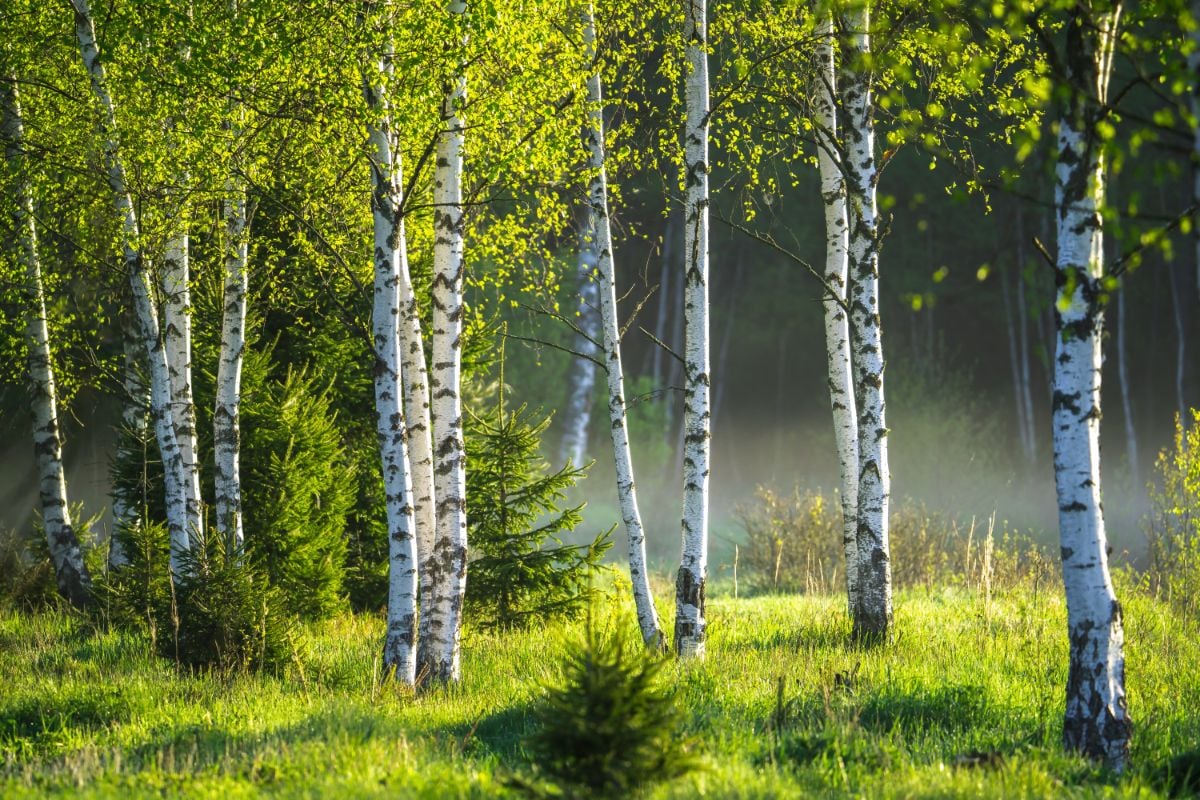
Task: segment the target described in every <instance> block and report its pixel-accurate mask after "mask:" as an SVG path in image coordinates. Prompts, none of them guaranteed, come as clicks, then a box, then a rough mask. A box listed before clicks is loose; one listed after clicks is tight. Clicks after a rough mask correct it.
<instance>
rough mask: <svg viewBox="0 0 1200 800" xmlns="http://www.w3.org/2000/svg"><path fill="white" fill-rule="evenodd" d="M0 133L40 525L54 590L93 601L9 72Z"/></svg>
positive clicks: (1, 86)
mask: <svg viewBox="0 0 1200 800" xmlns="http://www.w3.org/2000/svg"><path fill="white" fill-rule="evenodd" d="M0 107H2V108H0V113H2V118H0V139H3V141H4V154H5V158H6V160H7V162H8V168H9V173H10V179H11V180H10V183H9V188H10V191H12V194H13V200H14V203H13V215H12V223H13V231H14V232H15V234H16V239H17V247H16V256H17V262H18V264H19V265H20V266H21V267H22V268H23V270H24V273H25V276H24V277H25V281H24V284H23V286H22V294H23V295H24V299H25V309H24V311H25V345H26V348H27V350H28V364H29V408H30V412H31V415H32V417H33V452H34V460H35V464H36V468H37V475H38V499H39V501H40V504H41V510H42V528H43V529H44V530H45V533H46V545H47V547H48V548H49V550H50V561H51V563H53V565H54V579H55V583H56V584H57V586H58V593H59V594H60V595H62V596H63V597H64V598H66V599H67V601H68V602H70V603H71V605H73V606H75V607H76V608H81V609H82V608H87V607H88V606H90V605H91V604H92V602H93V597H92V576H91V575H90V574H89V573H88V568H87V565H86V564H85V563H84V561H83V550H82V548H80V546H79V538H78V537H77V536H76V534H75V527H74V526H73V525H72V524H71V510H70V507H69V506H68V505H67V476H66V472H65V470H64V469H63V459H62V437H61V436H60V434H59V426H58V395H57V392H56V388H55V384H54V363H53V360H52V358H51V354H50V331H49V328H48V326H47V324H46V296H45V290H44V288H43V284H42V265H41V259H40V258H39V256H38V241H37V223H36V221H35V218H34V213H33V187H32V186H31V184H30V181H29V177H28V174H27V173H26V172H25V163H24V162H25V158H24V126H23V125H22V122H21V104H20V98H19V96H18V92H17V81H16V77H15V76H11V75H10V76H6V77H5V78H3V79H0Z"/></svg>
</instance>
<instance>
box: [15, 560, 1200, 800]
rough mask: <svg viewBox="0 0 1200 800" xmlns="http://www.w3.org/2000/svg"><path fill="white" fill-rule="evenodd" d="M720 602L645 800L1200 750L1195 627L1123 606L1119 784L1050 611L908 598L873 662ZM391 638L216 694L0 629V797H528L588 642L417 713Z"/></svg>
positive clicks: (814, 601) (1074, 785) (567, 632)
mask: <svg viewBox="0 0 1200 800" xmlns="http://www.w3.org/2000/svg"><path fill="white" fill-rule="evenodd" d="M1118 578H1120V576H1118ZM712 588H713V592H712V594H713V596H712V597H711V598H710V601H709V607H710V611H711V618H712V627H711V628H710V632H711V637H710V640H709V648H710V649H709V653H708V658H707V659H706V660H705V661H704V662H703V663H699V664H694V665H689V666H687V667H683V666H678V665H667V666H666V667H664V668H662V670H661V672H660V673H659V676H658V678H659V680H660V681H661V684H660V685H661V687H662V688H663V689H664V690H667V691H673V692H674V695H675V702H676V703H677V704H678V707H679V708H680V709H682V710H683V713H684V714H685V716H686V718H687V719H688V720H689V723H688V726H687V731H688V733H689V734H690V735H691V736H693V737H694V738H695V739H696V740H697V741H696V747H695V750H696V751H697V752H700V753H703V754H704V758H705V761H706V765H707V769H705V770H704V771H702V772H695V773H692V774H690V775H687V776H684V777H682V778H679V779H677V780H675V781H671V782H665V783H660V784H658V785H656V786H653V787H648V788H647V789H646V791H645V794H646V795H647V796H648V797H651V798H656V800H666V798H678V799H679V800H684V799H685V798H687V799H688V800H691V798H695V797H712V798H738V797H741V798H768V797H778V798H793V797H812V798H831V800H851V798H864V797H869V798H880V800H891V799H892V798H895V799H896V800H899V798H908V799H909V800H913V799H920V798H929V800H933V798H964V799H965V798H971V799H972V800H976V799H977V798H985V799H987V798H994V799H995V800H1043V798H1049V797H1053V798H1078V799H1079V800H1083V798H1098V797H1107V798H1114V799H1120V798H1130V799H1132V798H1140V799H1141V800H1152V799H1154V798H1163V797H1165V796H1166V793H1165V791H1164V790H1163V789H1161V788H1158V787H1159V783H1158V781H1159V780H1160V777H1161V772H1160V771H1165V768H1166V767H1167V766H1168V765H1170V764H1171V762H1172V761H1174V760H1176V759H1177V758H1178V757H1179V756H1181V755H1182V754H1183V753H1185V752H1187V751H1188V750H1189V749H1190V748H1192V747H1194V745H1195V742H1196V741H1200V719H1198V718H1197V715H1196V713H1195V709H1196V708H1197V707H1198V706H1200V626H1198V624H1197V620H1196V618H1195V617H1189V616H1186V615H1184V614H1181V613H1179V612H1178V610H1177V609H1174V608H1172V607H1171V606H1169V605H1168V604H1167V603H1165V602H1163V601H1161V600H1158V599H1155V598H1154V597H1153V596H1151V595H1149V594H1147V593H1146V592H1144V591H1142V590H1140V589H1139V588H1136V587H1133V586H1129V587H1126V588H1123V589H1122V594H1121V599H1122V607H1123V611H1124V616H1125V624H1126V633H1127V636H1128V637H1129V641H1130V643H1131V646H1130V649H1129V653H1128V659H1129V662H1128V679H1129V690H1130V694H1129V696H1130V704H1131V713H1134V714H1137V719H1138V720H1139V725H1138V728H1137V731H1136V733H1135V736H1134V742H1133V760H1132V764H1131V767H1130V769H1129V771H1128V772H1127V774H1125V775H1123V776H1120V777H1117V776H1113V775H1112V774H1111V773H1105V772H1103V771H1101V770H1097V769H1095V768H1093V767H1091V766H1089V765H1088V764H1087V763H1086V762H1085V761H1083V760H1082V759H1078V758H1075V757H1072V756H1068V755H1065V754H1064V753H1063V752H1062V744H1061V731H1060V728H1059V720H1060V718H1061V715H1062V703H1063V693H1062V689H1061V684H1062V679H1063V677H1064V676H1065V671H1066V651H1067V642H1066V638H1065V637H1064V636H1063V634H1062V632H1063V630H1065V627H1066V606H1065V603H1064V602H1063V601H1062V599H1061V598H1060V597H1059V595H1058V593H1057V592H1055V591H1053V590H1051V589H1049V588H1048V587H1045V586H1043V587H1041V588H1040V589H1038V588H1036V587H1033V586H1027V587H1025V588H1024V589H1023V590H1021V591H1019V592H1013V593H1011V594H1006V595H1004V596H1001V597H997V598H996V599H995V600H994V602H993V605H992V609H991V614H990V615H988V614H986V613H985V604H984V600H983V598H981V597H979V596H978V595H975V594H973V593H967V592H963V591H962V590H959V589H948V588H943V587H934V588H933V589H932V590H927V589H926V588H921V589H919V590H914V591H906V592H901V593H899V594H898V596H897V601H898V602H897V606H896V607H897V613H898V614H899V615H900V616H901V618H902V619H901V623H902V629H903V630H904V631H905V633H904V635H903V636H901V637H900V638H899V639H898V640H897V642H896V643H895V645H894V646H893V647H889V648H881V649H878V650H873V651H870V652H864V651H861V650H858V649H856V648H854V647H853V646H852V645H851V644H850V643H849V625H848V624H847V622H846V620H845V618H844V611H843V610H842V609H843V607H844V605H845V600H844V598H843V597H760V598H754V599H746V598H742V599H740V600H733V599H732V598H730V597H729V596H728V594H727V592H725V591H722V589H721V587H720V586H719V585H714V586H713V587H712ZM726 588H727V587H726ZM631 605H632V604H631V603H626V604H622V605H621V606H620V607H618V608H614V609H613V610H612V613H613V614H614V615H616V614H630V613H632V610H631ZM665 622H666V623H667V624H669V623H670V620H666V621H665ZM383 626H384V623H383V619H382V617H381V616H368V615H362V616H349V615H347V616H341V617H337V618H335V619H334V620H332V621H330V622H329V623H326V624H323V625H321V626H318V627H314V628H313V629H311V630H310V632H309V635H308V636H307V646H306V647H305V648H304V650H303V654H304V655H303V659H302V662H300V663H302V664H303V668H302V669H301V667H300V666H299V665H297V664H293V665H290V666H288V667H287V668H286V669H282V670H280V672H279V673H278V674H262V675H234V676H225V675H221V674H216V673H209V672H204V671H196V672H193V673H188V672H184V673H183V674H179V673H178V672H177V671H176V669H175V667H174V665H173V664H172V663H171V662H170V661H167V660H164V659H159V658H156V657H153V656H152V655H151V651H150V650H149V648H148V646H147V645H148V641H147V638H146V636H145V634H144V633H141V632H138V631H134V630H128V629H121V628H112V629H100V630H96V629H95V628H94V627H93V626H92V625H91V624H89V623H87V622H86V621H82V620H80V619H79V618H78V617H74V616H68V615H61V614H40V615H32V616H31V615H23V614H14V613H12V612H0V686H3V687H4V688H3V690H2V691H0V796H3V797H4V798H5V800H8V799H9V798H16V799H18V800H20V799H23V798H33V797H45V796H64V795H70V796H72V797H82V798H119V799H120V800H135V798H152V797H159V798H160V797H162V796H163V794H164V793H165V794H167V795H171V796H180V795H186V796H188V797H227V798H233V797H253V796H258V795H269V796H272V797H278V798H297V799H299V798H311V797H317V796H321V797H363V798H381V800H382V798H396V797H405V798H408V797H413V798H441V797H447V798H449V797H459V798H461V797H495V796H505V787H504V786H503V785H502V783H503V781H504V776H505V774H506V773H507V774H512V773H516V774H517V775H521V776H525V777H527V778H528V779H529V781H530V782H534V776H532V775H530V774H529V773H528V772H527V770H528V769H529V766H528V759H527V758H526V756H525V754H524V752H523V749H522V747H521V741H522V739H523V738H524V737H525V736H526V735H527V734H529V733H532V718H531V714H530V710H531V707H532V706H533V704H535V703H536V702H537V701H538V698H539V696H540V693H541V690H540V688H539V687H543V686H547V685H555V686H557V685H561V683H560V682H561V675H560V674H559V667H560V665H561V664H562V663H563V662H564V660H565V659H566V658H567V654H568V653H569V652H572V651H573V649H574V648H575V647H576V646H577V644H576V643H577V642H578V641H579V639H580V638H581V637H582V636H583V635H584V631H583V628H584V625H583V624H582V623H568V622H565V621H562V622H552V623H549V624H547V625H542V626H537V627H534V628H532V629H530V630H529V631H527V632H524V633H523V634H522V635H520V636H513V635H511V634H510V633H508V632H505V631H495V632H488V631H476V632H475V633H473V634H471V635H469V636H467V637H466V638H465V639H464V643H463V645H464V653H463V658H464V661H465V666H466V668H465V669H464V670H463V683H462V686H461V687H458V688H456V689H455V690H454V691H450V692H430V693H426V694H422V695H418V696H416V697H413V696H411V695H407V694H403V693H397V692H393V691H390V690H388V689H386V688H385V687H381V686H380V684H379V682H378V680H377V678H378V673H377V666H376V670H375V671H374V672H373V669H372V665H373V664H375V665H378V660H379V644H378V643H379V642H380V641H382V639H383ZM1134 642H1136V643H1137V644H1136V646H1134V645H1133V643H1134ZM634 649H637V648H634ZM780 677H783V678H784V679H785V684H784V687H783V695H782V703H781V702H780V693H779V678H780ZM964 687H966V688H964ZM967 697H969V698H970V699H969V700H965V702H962V704H961V705H957V703H958V701H960V700H964V699H965V698H967ZM780 705H782V707H783V709H784V712H783V714H778V713H777V710H778V708H779V707H780ZM773 730H778V735H776V734H774V733H772V731H773ZM777 742H782V743H785V744H786V747H782V748H779V747H777V746H776V743H777ZM804 742H807V747H804V748H802V747H801V745H802V744H804ZM973 753H976V754H983V755H985V756H986V755H987V754H992V755H991V756H990V757H985V758H976V759H974V764H973V763H972V759H970V758H967V756H969V755H971V754H973ZM1185 796H1186V795H1185Z"/></svg>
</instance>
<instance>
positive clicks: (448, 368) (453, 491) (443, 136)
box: [422, 0, 467, 681]
mask: <svg viewBox="0 0 1200 800" xmlns="http://www.w3.org/2000/svg"><path fill="white" fill-rule="evenodd" d="M449 13H450V14H452V15H455V16H457V17H459V18H465V16H466V13H467V4H466V3H465V2H463V0H450V3H449ZM461 45H462V43H461V42H456V43H454V44H452V45H451V47H452V48H458V47H461ZM452 61H453V62H454V64H455V67H454V74H452V75H450V76H448V77H447V82H446V88H445V94H444V99H443V102H442V123H443V125H444V126H445V127H444V128H443V130H442V132H441V133H440V134H439V136H438V143H437V168H436V171H435V173H434V179H433V202H434V206H435V207H434V217H433V227H434V236H435V237H436V238H435V240H434V245H433V342H432V345H433V373H432V375H431V376H430V377H431V384H432V389H433V391H432V393H431V397H432V401H433V402H432V411H433V414H432V417H433V439H434V442H435V446H434V450H433V452H434V493H435V495H436V497H437V538H436V541H435V542H434V545H433V553H432V554H431V556H430V560H431V562H432V563H431V564H430V572H431V577H432V579H433V587H434V598H433V607H432V608H431V609H430V612H431V613H430V615H429V616H430V619H429V625H428V637H429V641H428V648H429V650H428V653H429V658H430V669H429V677H430V678H431V679H433V680H436V681H457V680H458V679H459V677H460V673H461V670H460V665H459V649H460V639H461V634H462V612H463V598H464V597H465V595H466V590H467V506H466V453H465V451H464V444H463V418H462V397H461V394H460V389H461V383H462V347H461V344H462V342H461V338H462V331H463V308H464V305H463V207H462V171H463V121H462V118H461V116H460V114H461V111H462V105H463V103H464V102H465V101H466V93H467V79H466V74H465V71H464V64H463V59H462V57H461V56H459V55H458V54H457V53H455V54H453V55H452ZM422 669H424V665H422Z"/></svg>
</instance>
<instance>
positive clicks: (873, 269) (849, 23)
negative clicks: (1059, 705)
mask: <svg viewBox="0 0 1200 800" xmlns="http://www.w3.org/2000/svg"><path fill="white" fill-rule="evenodd" d="M845 27H846V30H847V35H848V41H847V42H846V46H847V51H846V55H847V58H848V59H849V60H852V61H854V62H858V63H854V64H852V65H851V66H850V67H849V68H846V69H844V70H843V75H842V108H843V110H844V112H845V116H846V133H845V137H844V138H845V142H846V145H845V152H846V156H845V165H846V166H845V174H846V191H847V213H848V221H849V225H850V238H849V269H850V303H849V304H850V336H851V340H850V343H851V349H852V351H853V368H854V395H855V398H854V399H855V406H856V410H857V413H858V519H857V522H858V527H857V532H856V538H857V540H858V567H857V573H858V574H857V580H858V587H857V588H858V591H857V597H856V600H857V602H856V604H855V613H854V636H855V638H857V639H859V640H860V641H868V642H876V641H885V640H886V639H887V638H888V637H889V636H890V635H891V628H892V565H891V553H890V550H889V547H888V503H889V500H890V495H891V473H890V471H889V469H888V439H887V437H888V430H887V424H886V422H885V413H884V395H883V370H884V362H883V340H882V328H881V326H880V320H879V221H878V209H877V207H876V201H875V186H876V182H877V180H878V172H877V166H876V163H875V123H874V119H873V116H874V114H873V108H872V102H873V101H872V98H871V75H870V73H869V71H868V70H867V68H866V67H865V66H864V65H863V64H862V63H861V62H862V59H863V58H865V57H867V56H869V54H870V52H871V39H870V13H869V11H868V9H867V8H866V7H865V6H863V7H860V8H858V9H856V10H855V11H854V12H852V13H851V14H850V15H849V17H848V19H847V20H846V22H845Z"/></svg>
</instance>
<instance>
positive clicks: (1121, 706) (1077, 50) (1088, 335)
mask: <svg viewBox="0 0 1200 800" xmlns="http://www.w3.org/2000/svg"><path fill="white" fill-rule="evenodd" d="M1110 9H1111V10H1108V11H1092V10H1090V9H1085V7H1084V6H1083V5H1082V4H1080V5H1077V6H1076V7H1075V8H1074V10H1073V14H1072V16H1071V18H1070V22H1069V26H1068V30H1067V50H1066V59H1065V61H1066V65H1067V70H1068V74H1067V75H1066V81H1065V82H1066V86H1067V87H1069V91H1070V95H1069V97H1070V99H1069V102H1068V104H1067V107H1066V108H1065V109H1064V113H1063V116H1062V118H1061V120H1060V121H1059V134H1058V162H1057V165H1056V167H1055V204H1056V206H1057V222H1058V258H1057V264H1056V268H1057V275H1058V280H1057V284H1058V290H1057V298H1056V302H1055V317H1056V324H1057V332H1058V337H1057V339H1058V347H1057V352H1056V355H1055V359H1054V404H1053V422H1054V474H1055V483H1056V487H1057V492H1058V508H1059V515H1058V517H1059V537H1060V541H1061V545H1062V563H1063V582H1064V584H1065V587H1066V593H1067V624H1068V633H1069V639H1070V670H1069V674H1068V677H1067V701H1066V715H1065V719H1064V725H1063V739H1064V743H1065V745H1066V747H1067V749H1069V750H1075V751H1079V752H1081V753H1083V754H1084V755H1086V756H1088V757H1090V758H1094V759H1098V760H1103V761H1105V762H1107V763H1108V764H1109V765H1110V766H1112V767H1114V768H1115V769H1117V770H1120V769H1121V768H1122V767H1123V766H1124V764H1125V760H1126V758H1127V757H1128V752H1129V733H1130V722H1129V717H1128V714H1127V712H1126V708H1125V658H1124V652H1123V650H1124V633H1123V631H1122V627H1121V605H1120V603H1118V602H1117V598H1116V595H1115V593H1114V591H1113V585H1112V580H1111V578H1110V576H1109V570H1108V555H1107V549H1108V540H1107V537H1106V535H1105V530H1104V513H1103V510H1102V507H1101V491H1100V367H1101V361H1102V351H1101V335H1102V329H1103V322H1104V317H1103V305H1102V302H1101V296H1102V286H1101V279H1102V277H1103V272H1104V264H1103V260H1104V248H1103V231H1102V227H1101V225H1102V222H1101V217H1100V213H1099V211H1100V208H1101V207H1102V206H1103V204H1104V163H1103V160H1102V156H1101V143H1100V138H1099V136H1098V135H1097V131H1096V124H1097V122H1098V121H1100V119H1101V118H1102V115H1103V111H1102V109H1101V105H1100V104H1102V103H1104V102H1105V100H1106V98H1107V90H1108V80H1109V76H1110V75H1111V70H1112V56H1113V49H1114V46H1115V40H1116V36H1117V22H1118V17H1119V14H1120V4H1119V3H1117V4H1115V5H1113V6H1111V7H1110Z"/></svg>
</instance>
